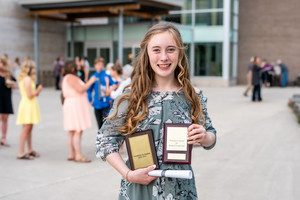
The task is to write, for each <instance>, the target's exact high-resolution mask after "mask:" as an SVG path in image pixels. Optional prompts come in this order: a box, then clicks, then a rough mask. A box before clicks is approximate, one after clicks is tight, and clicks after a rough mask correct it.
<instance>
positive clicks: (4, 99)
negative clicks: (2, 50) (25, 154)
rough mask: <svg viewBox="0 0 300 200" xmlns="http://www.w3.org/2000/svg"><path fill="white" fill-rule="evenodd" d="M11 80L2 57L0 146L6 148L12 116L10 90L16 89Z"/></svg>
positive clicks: (13, 81) (0, 76) (0, 64)
mask: <svg viewBox="0 0 300 200" xmlns="http://www.w3.org/2000/svg"><path fill="white" fill-rule="evenodd" d="M13 79H14V78H13V77H12V75H11V73H10V71H9V69H8V65H7V60H6V59H5V58H4V57H2V58H0V123H1V129H2V136H1V140H0V145H3V146H6V147H9V146H10V145H9V144H8V143H7V141H6V133H7V121H8V116H9V114H13V107H12V101H11V92H12V91H11V89H15V88H17V86H16V82H15V80H13Z"/></svg>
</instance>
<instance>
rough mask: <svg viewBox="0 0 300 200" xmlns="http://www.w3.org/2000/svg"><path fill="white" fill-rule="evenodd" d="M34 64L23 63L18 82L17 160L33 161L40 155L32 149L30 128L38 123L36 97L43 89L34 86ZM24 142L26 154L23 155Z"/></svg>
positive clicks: (38, 115)
mask: <svg viewBox="0 0 300 200" xmlns="http://www.w3.org/2000/svg"><path fill="white" fill-rule="evenodd" d="M35 68H36V67H35V63H34V61H32V60H27V61H24V63H23V64H22V66H21V69H20V73H19V77H18V82H19V88H20V93H21V97H22V98H21V101H20V104H19V109H18V116H17V124H22V125H23V126H22V131H21V135H20V144H19V154H18V157H17V158H18V159H30V160H31V159H33V158H34V157H39V156H40V155H39V154H38V153H37V152H35V151H34V150H33V149H32V128H33V125H34V124H36V123H38V122H39V121H40V109H39V105H38V101H37V98H36V97H37V96H39V94H40V92H41V91H42V89H43V86H42V85H39V86H38V87H37V88H36V86H35V80H36V77H35ZM25 142H26V143H27V148H28V153H25Z"/></svg>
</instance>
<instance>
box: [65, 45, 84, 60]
mask: <svg viewBox="0 0 300 200" xmlns="http://www.w3.org/2000/svg"><path fill="white" fill-rule="evenodd" d="M83 55H84V44H83V42H74V56H75V57H76V56H79V57H80V58H82V57H83ZM68 56H69V57H71V42H68Z"/></svg>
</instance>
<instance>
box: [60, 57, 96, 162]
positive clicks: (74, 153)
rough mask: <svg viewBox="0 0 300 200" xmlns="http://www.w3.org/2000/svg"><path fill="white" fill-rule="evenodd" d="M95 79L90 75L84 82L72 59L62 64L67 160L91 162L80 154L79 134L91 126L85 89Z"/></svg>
mask: <svg viewBox="0 0 300 200" xmlns="http://www.w3.org/2000/svg"><path fill="white" fill-rule="evenodd" d="M95 81H96V77H91V79H90V80H88V81H87V82H86V83H84V82H83V81H82V80H81V79H80V78H79V77H78V76H77V67H76V64H75V62H74V61H67V62H66V64H65V66H64V79H63V82H62V92H63V96H64V98H65V99H64V103H63V118H64V130H66V131H68V148H69V156H68V160H69V161H75V162H83V163H87V162H91V160H90V159H89V158H86V157H84V156H83V155H82V152H81V136H82V132H83V130H85V129H86V128H89V127H91V125H92V124H91V119H90V113H89V109H88V104H89V103H88V100H87V95H86V91H87V89H88V88H89V87H90V86H91V85H92V84H93V83H94V82H95Z"/></svg>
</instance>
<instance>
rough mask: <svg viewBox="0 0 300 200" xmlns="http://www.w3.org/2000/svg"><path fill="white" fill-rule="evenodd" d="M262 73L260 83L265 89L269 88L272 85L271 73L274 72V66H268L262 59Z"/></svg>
mask: <svg viewBox="0 0 300 200" xmlns="http://www.w3.org/2000/svg"><path fill="white" fill-rule="evenodd" d="M261 67H262V71H261V76H262V83H263V84H264V85H265V86H266V87H270V86H272V85H273V82H272V81H273V77H272V73H273V72H274V66H273V65H271V64H269V63H268V61H267V60H266V59H264V60H263V61H262V63H261Z"/></svg>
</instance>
